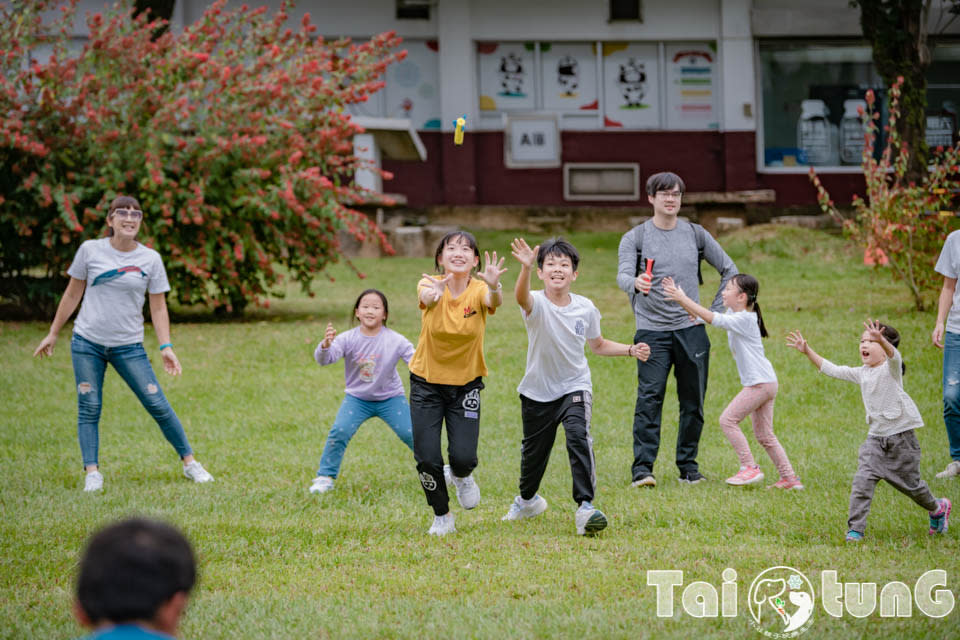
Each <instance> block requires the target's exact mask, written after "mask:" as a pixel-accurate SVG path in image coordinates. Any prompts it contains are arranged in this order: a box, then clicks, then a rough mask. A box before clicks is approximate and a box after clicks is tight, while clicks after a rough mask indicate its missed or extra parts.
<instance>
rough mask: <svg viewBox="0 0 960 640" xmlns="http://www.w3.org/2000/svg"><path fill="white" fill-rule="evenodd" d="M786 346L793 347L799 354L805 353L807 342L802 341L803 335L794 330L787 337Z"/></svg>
mask: <svg viewBox="0 0 960 640" xmlns="http://www.w3.org/2000/svg"><path fill="white" fill-rule="evenodd" d="M787 346H788V347H793V348H794V349H796V350H797V351H799V352H800V353H806V352H807V341H806V340H805V339H804V337H803V334H801V333H800V331H799V330H798V329H794V330H793V331H791V332H790V334H789V335H788V336H787Z"/></svg>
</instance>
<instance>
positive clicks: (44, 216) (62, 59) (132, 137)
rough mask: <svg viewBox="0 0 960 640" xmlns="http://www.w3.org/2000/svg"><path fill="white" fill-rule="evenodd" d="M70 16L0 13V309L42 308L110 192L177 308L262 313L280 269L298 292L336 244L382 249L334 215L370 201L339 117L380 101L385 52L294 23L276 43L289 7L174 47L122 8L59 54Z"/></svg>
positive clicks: (213, 28) (213, 19) (218, 10)
mask: <svg viewBox="0 0 960 640" xmlns="http://www.w3.org/2000/svg"><path fill="white" fill-rule="evenodd" d="M74 6H75V0H74V1H73V2H70V3H64V2H60V1H45V0H40V1H38V0H32V1H22V2H13V3H12V4H10V5H3V4H0V164H2V167H3V171H0V239H2V246H0V285H2V286H0V295H5V296H6V297H12V298H14V299H16V300H18V301H19V302H20V303H21V304H44V303H47V304H49V302H50V301H53V300H55V299H56V297H57V296H58V295H59V293H60V292H61V291H62V288H63V286H64V282H65V271H66V268H67V267H68V265H69V263H70V261H71V260H72V258H73V255H74V252H75V251H76V249H77V247H78V246H79V244H80V243H81V242H82V241H84V240H86V239H89V238H93V237H97V236H100V235H102V233H103V231H104V229H105V225H104V218H105V213H106V210H107V206H108V204H109V202H110V200H111V199H112V198H113V197H115V196H116V195H117V194H120V193H123V194H129V195H133V196H135V197H138V198H139V199H140V202H141V204H142V205H143V209H144V212H145V218H144V222H143V227H142V231H141V237H140V239H141V241H143V242H144V243H145V244H147V245H149V246H153V247H154V248H156V249H157V250H158V251H160V253H161V254H162V255H163V256H164V258H165V260H166V265H167V271H168V275H169V277H170V281H171V285H172V286H173V289H174V294H175V295H176V298H177V299H178V300H179V301H180V302H181V303H184V304H193V303H204V304H209V305H212V306H213V307H215V308H218V309H221V310H227V311H237V310H239V309H242V308H243V307H244V306H246V305H247V304H248V303H249V302H254V303H263V302H264V300H265V297H266V295H267V294H268V293H269V292H270V291H271V290H273V289H275V288H276V287H275V285H276V284H277V283H278V282H279V281H280V280H281V279H282V277H283V276H282V275H281V271H282V272H285V273H287V274H289V277H292V278H293V279H295V280H296V281H298V282H299V283H300V284H301V285H302V286H303V288H304V289H306V290H308V291H309V287H310V283H311V281H312V279H313V278H314V277H315V276H316V275H317V274H318V273H320V272H321V271H322V270H323V268H324V266H325V265H327V264H328V263H329V262H330V261H333V260H336V259H337V258H338V255H337V252H338V241H337V232H338V230H340V229H346V230H349V231H350V232H351V233H353V234H354V235H355V236H357V237H358V238H361V239H362V238H363V237H365V236H366V235H368V234H374V235H376V236H377V237H379V239H380V241H381V242H382V243H384V245H385V246H386V244H385V243H386V241H385V239H384V237H383V234H382V233H380V231H379V230H378V229H376V227H375V225H373V224H372V223H370V222H369V221H367V219H366V218H365V217H364V216H362V215H361V214H360V213H358V212H356V211H355V210H352V209H351V208H350V207H351V206H354V205H356V204H358V203H360V202H362V201H364V200H365V199H366V198H367V197H368V196H369V194H367V193H365V192H364V191H363V190H361V189H360V188H358V187H356V186H354V185H353V183H352V175H353V173H354V172H355V170H356V169H357V168H358V167H360V166H362V165H361V161H360V160H359V159H357V158H356V157H355V155H354V153H353V145H352V137H353V136H354V135H355V134H356V133H357V132H358V131H360V128H359V127H358V126H357V125H355V124H354V123H353V122H352V121H351V119H350V117H349V116H348V115H347V114H346V113H345V111H344V107H345V105H349V104H350V103H356V102H361V101H364V100H366V99H367V98H368V96H369V95H370V94H371V93H373V92H375V91H377V90H378V89H379V88H381V87H382V86H383V81H382V77H383V74H384V72H385V70H386V68H387V65H389V64H390V63H391V62H393V61H395V60H397V59H400V58H402V57H403V55H404V52H397V51H396V48H397V46H398V44H399V40H398V38H396V36H394V35H393V34H392V33H387V34H382V35H379V36H376V37H374V38H372V39H371V40H370V41H369V42H364V43H361V44H353V43H351V42H349V41H346V40H338V41H335V42H325V41H324V40H323V39H322V38H318V37H317V36H316V35H315V31H316V27H315V26H314V25H313V24H311V22H310V17H309V15H308V16H305V17H304V19H303V21H302V23H301V24H300V25H299V26H298V28H296V29H289V28H287V26H286V23H287V10H288V9H289V6H288V4H287V3H284V4H283V5H282V6H281V8H280V9H278V10H276V11H275V12H274V13H272V14H271V13H269V12H268V10H267V9H266V7H262V8H259V9H249V8H247V7H246V6H243V7H240V8H235V9H228V8H227V7H226V2H225V0H218V1H217V2H213V3H212V4H211V5H210V7H209V8H208V9H207V11H206V12H205V14H204V15H203V17H202V18H201V19H199V20H198V21H197V22H196V23H195V24H192V25H189V26H187V27H186V28H185V29H184V31H183V32H182V33H180V34H174V33H172V32H170V31H167V32H163V33H161V34H159V35H157V34H158V33H159V32H158V28H159V27H162V26H163V23H162V22H158V21H148V18H147V15H146V14H144V13H141V14H140V15H139V16H138V17H136V18H131V14H132V12H131V10H130V7H129V5H127V6H121V7H120V8H118V9H116V10H113V11H111V12H108V13H104V14H96V15H92V16H89V17H88V19H87V24H88V29H89V39H88V40H87V41H86V42H85V43H84V45H83V48H82V50H81V51H71V49H70V44H71V42H70V38H69V35H68V33H69V30H68V29H67V25H68V24H69V23H70V21H71V20H73V18H74V16H73V11H74ZM55 8H59V9H61V10H62V14H61V17H60V18H58V19H57V20H56V21H54V22H48V17H49V16H50V15H51V9H55ZM152 36H156V37H152ZM51 45H52V48H53V55H52V57H50V58H49V60H44V59H41V58H45V57H46V56H45V55H41V54H42V49H41V47H44V46H46V47H49V46H51ZM47 51H49V48H48V49H47ZM385 177H387V178H389V177H390V176H389V175H386V176H385ZM388 250H389V247H388ZM278 266H279V267H281V269H278V268H277V267H278ZM31 276H33V277H31ZM37 276H42V277H37Z"/></svg>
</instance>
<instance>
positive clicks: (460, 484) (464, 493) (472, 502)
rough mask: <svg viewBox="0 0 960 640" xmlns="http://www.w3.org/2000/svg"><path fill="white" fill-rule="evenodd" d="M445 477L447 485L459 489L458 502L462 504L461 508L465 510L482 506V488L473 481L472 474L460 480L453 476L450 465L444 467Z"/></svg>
mask: <svg viewBox="0 0 960 640" xmlns="http://www.w3.org/2000/svg"><path fill="white" fill-rule="evenodd" d="M443 477H444V478H445V479H446V481H447V484H448V485H450V484H452V485H453V486H454V487H456V489H457V501H458V502H460V506H461V507H463V508H464V509H473V508H474V507H475V506H477V505H478V504H480V487H478V486H477V482H476V481H475V480H474V479H473V474H472V473H471V474H470V475H468V476H467V477H466V478H458V477H457V476H455V475H453V472H452V471H451V470H450V465H448V464H445V465H443Z"/></svg>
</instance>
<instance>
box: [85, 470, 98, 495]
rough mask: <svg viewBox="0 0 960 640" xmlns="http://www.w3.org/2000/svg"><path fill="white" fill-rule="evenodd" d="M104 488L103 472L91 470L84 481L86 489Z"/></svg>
mask: <svg viewBox="0 0 960 640" xmlns="http://www.w3.org/2000/svg"><path fill="white" fill-rule="evenodd" d="M101 489H103V474H102V473H100V472H99V471H91V472H90V473H88V474H87V477H86V479H84V481H83V490H84V491H100V490H101Z"/></svg>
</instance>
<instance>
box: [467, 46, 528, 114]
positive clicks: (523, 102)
mask: <svg viewBox="0 0 960 640" xmlns="http://www.w3.org/2000/svg"><path fill="white" fill-rule="evenodd" d="M533 61H534V45H533V43H532V42H530V43H524V42H478V43H477V63H478V65H479V67H480V110H481V111H512V110H522V109H533V107H534V105H535V101H534V96H535V86H534V84H535V77H534V75H535V74H534V64H533Z"/></svg>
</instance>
